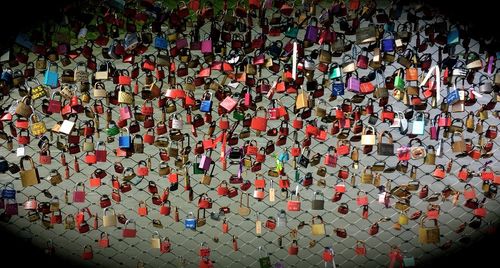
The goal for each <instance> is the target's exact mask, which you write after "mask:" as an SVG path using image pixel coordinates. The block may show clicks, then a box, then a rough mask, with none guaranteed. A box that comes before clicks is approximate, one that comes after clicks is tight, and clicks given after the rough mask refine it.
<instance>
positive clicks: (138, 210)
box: [137, 201, 148, 217]
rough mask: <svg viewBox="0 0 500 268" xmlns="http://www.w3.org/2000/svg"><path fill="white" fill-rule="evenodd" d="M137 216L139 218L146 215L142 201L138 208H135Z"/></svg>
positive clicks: (144, 204)
mask: <svg viewBox="0 0 500 268" xmlns="http://www.w3.org/2000/svg"><path fill="white" fill-rule="evenodd" d="M137 214H138V215H139V216H141V217H145V216H147V215H148V207H147V206H146V203H145V202H144V201H140V202H139V207H138V208H137Z"/></svg>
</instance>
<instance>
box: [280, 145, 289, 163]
mask: <svg viewBox="0 0 500 268" xmlns="http://www.w3.org/2000/svg"><path fill="white" fill-rule="evenodd" d="M278 160H279V161H280V162H282V163H285V162H288V160H290V155H289V154H288V148H287V149H285V151H284V152H281V153H280V155H279V156H278Z"/></svg>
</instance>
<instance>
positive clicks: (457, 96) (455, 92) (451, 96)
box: [446, 88, 460, 105]
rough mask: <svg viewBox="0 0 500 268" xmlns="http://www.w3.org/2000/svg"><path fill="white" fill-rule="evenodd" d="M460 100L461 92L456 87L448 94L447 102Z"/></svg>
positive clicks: (451, 102)
mask: <svg viewBox="0 0 500 268" xmlns="http://www.w3.org/2000/svg"><path fill="white" fill-rule="evenodd" d="M459 100H460V93H459V92H458V90H457V89H456V88H454V89H453V90H452V91H450V93H448V95H447V96H446V103H448V104H449V105H452V104H455V103H456V102H458V101H459Z"/></svg>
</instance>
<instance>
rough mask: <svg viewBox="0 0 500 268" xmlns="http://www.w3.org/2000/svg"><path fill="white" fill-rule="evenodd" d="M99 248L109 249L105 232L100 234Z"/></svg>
mask: <svg viewBox="0 0 500 268" xmlns="http://www.w3.org/2000/svg"><path fill="white" fill-rule="evenodd" d="M99 247H100V248H107V247H109V237H108V234H107V233H106V232H102V233H101V238H100V239H99Z"/></svg>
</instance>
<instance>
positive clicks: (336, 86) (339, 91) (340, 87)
mask: <svg viewBox="0 0 500 268" xmlns="http://www.w3.org/2000/svg"><path fill="white" fill-rule="evenodd" d="M343 95H344V83H343V82H342V80H340V79H335V80H334V83H333V84H332V96H333V97H337V96H343Z"/></svg>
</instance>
